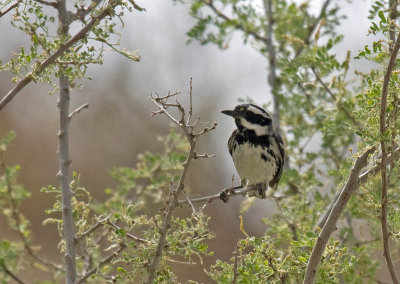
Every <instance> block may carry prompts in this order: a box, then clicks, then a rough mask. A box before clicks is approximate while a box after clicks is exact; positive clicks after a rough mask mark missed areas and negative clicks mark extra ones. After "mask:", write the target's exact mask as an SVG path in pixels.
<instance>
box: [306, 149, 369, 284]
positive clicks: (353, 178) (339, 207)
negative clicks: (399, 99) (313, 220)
mask: <svg viewBox="0 0 400 284" xmlns="http://www.w3.org/2000/svg"><path fill="white" fill-rule="evenodd" d="M374 151H375V147H373V148H370V149H368V150H366V151H365V152H364V153H363V154H362V155H361V156H359V157H358V158H357V160H356V162H355V164H354V166H353V168H352V169H351V172H350V175H349V178H348V180H347V182H346V184H345V185H344V187H343V189H342V190H341V192H340V196H339V197H338V199H337V200H336V202H335V204H334V205H333V208H332V210H331V211H330V214H329V217H328V219H327V221H326V223H325V225H324V226H323V228H322V230H321V232H320V233H319V235H318V238H317V240H316V242H315V245H314V247H313V250H312V252H311V256H310V259H309V261H308V265H307V269H306V274H305V277H304V281H303V283H304V284H311V283H314V281H315V276H316V274H317V267H318V264H319V262H320V260H321V257H322V254H323V252H324V250H325V247H326V244H327V243H328V240H329V238H330V236H331V235H332V233H333V232H334V231H335V230H336V224H337V221H338V220H339V217H340V215H341V213H342V212H343V210H344V208H345V207H346V204H347V202H348V201H349V199H350V197H351V195H352V194H353V192H354V191H355V189H356V188H357V187H358V185H359V182H360V178H359V175H360V172H361V170H362V169H363V168H364V167H365V166H366V165H367V162H368V156H369V155H370V154H372V153H373V152H374Z"/></svg>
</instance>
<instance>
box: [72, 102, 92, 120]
mask: <svg viewBox="0 0 400 284" xmlns="http://www.w3.org/2000/svg"><path fill="white" fill-rule="evenodd" d="M85 108H89V104H88V103H86V104H84V105H81V106H80V107H78V108H77V109H76V110H74V111H73V112H71V113H70V114H69V115H68V118H69V119H71V118H72V117H73V116H74V115H76V114H78V113H80V112H81V111H82V110H83V109H85Z"/></svg>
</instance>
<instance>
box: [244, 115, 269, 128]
mask: <svg viewBox="0 0 400 284" xmlns="http://www.w3.org/2000/svg"><path fill="white" fill-rule="evenodd" d="M244 118H245V119H246V120H247V121H248V122H250V123H251V124H257V125H260V126H267V125H271V122H272V120H271V118H270V117H267V116H266V115H261V114H258V113H254V112H252V111H247V112H246V114H245V116H244Z"/></svg>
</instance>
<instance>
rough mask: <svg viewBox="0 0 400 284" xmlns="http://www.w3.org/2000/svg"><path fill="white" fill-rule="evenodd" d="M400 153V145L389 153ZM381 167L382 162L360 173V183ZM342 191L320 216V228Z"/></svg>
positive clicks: (395, 154) (364, 181) (318, 225)
mask: <svg viewBox="0 0 400 284" xmlns="http://www.w3.org/2000/svg"><path fill="white" fill-rule="evenodd" d="M399 153H400V147H399V148H397V149H395V151H394V152H393V154H391V155H389V157H391V156H392V155H394V156H396V157H398V156H397V155H398V154H399ZM380 169H381V166H380V164H377V165H374V166H373V167H371V168H369V169H368V170H366V171H365V172H363V173H362V174H360V175H359V177H358V178H359V184H363V183H366V182H367V180H368V179H369V177H370V176H371V175H374V174H376V173H378V172H379V171H380ZM341 192H342V191H339V192H338V193H337V194H336V195H335V197H334V199H333V201H332V202H331V204H330V205H329V207H328V209H327V210H326V211H325V214H324V215H323V216H322V217H321V218H320V220H319V221H318V224H317V225H316V227H318V228H321V229H322V228H323V227H324V226H325V223H326V220H327V219H328V217H329V214H331V211H332V208H333V206H334V205H335V203H336V201H337V199H338V198H339V196H340V194H341Z"/></svg>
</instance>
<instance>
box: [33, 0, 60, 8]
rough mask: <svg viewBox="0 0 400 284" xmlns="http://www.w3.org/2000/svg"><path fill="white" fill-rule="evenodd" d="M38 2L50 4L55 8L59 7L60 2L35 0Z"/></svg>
mask: <svg viewBox="0 0 400 284" xmlns="http://www.w3.org/2000/svg"><path fill="white" fill-rule="evenodd" d="M35 1H36V2H38V3H40V4H42V5H46V6H50V7H53V8H55V9H58V5H59V3H60V2H58V1H57V2H49V1H45V0H35Z"/></svg>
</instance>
